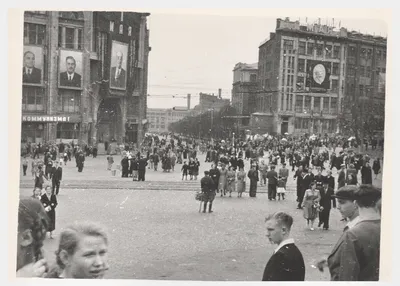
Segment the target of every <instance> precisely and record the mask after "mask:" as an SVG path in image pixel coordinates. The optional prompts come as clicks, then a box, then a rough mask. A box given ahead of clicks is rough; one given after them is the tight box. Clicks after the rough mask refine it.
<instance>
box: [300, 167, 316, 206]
mask: <svg viewBox="0 0 400 286" xmlns="http://www.w3.org/2000/svg"><path fill="white" fill-rule="evenodd" d="M302 177H303V178H302V180H301V193H300V197H299V204H298V205H297V208H298V209H302V207H301V205H302V204H303V198H304V194H305V192H306V190H307V189H309V188H310V185H311V182H312V181H313V178H312V177H311V175H310V173H309V172H308V170H307V169H303V174H302Z"/></svg>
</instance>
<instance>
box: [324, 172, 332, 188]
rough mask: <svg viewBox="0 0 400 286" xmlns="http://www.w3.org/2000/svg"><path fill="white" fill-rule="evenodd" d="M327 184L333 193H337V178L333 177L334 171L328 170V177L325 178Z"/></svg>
mask: <svg viewBox="0 0 400 286" xmlns="http://www.w3.org/2000/svg"><path fill="white" fill-rule="evenodd" d="M325 182H327V183H328V186H329V188H331V189H332V190H333V191H335V178H334V177H332V171H331V170H327V171H326V176H325V180H324V183H325Z"/></svg>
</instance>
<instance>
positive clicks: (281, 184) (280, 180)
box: [276, 176, 286, 201]
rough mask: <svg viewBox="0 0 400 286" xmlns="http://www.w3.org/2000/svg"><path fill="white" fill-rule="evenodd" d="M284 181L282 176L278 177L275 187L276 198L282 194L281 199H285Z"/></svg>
mask: <svg viewBox="0 0 400 286" xmlns="http://www.w3.org/2000/svg"><path fill="white" fill-rule="evenodd" d="M285 187H286V183H285V180H284V179H283V178H282V177H280V176H279V177H278V188H277V189H276V192H277V194H278V200H279V201H280V200H281V196H282V200H284V199H285V193H286V189H285Z"/></svg>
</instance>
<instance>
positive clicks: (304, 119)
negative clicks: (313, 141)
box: [301, 118, 310, 129]
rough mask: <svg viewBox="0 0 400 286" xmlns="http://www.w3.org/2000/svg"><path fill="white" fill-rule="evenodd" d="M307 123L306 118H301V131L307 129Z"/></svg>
mask: <svg viewBox="0 0 400 286" xmlns="http://www.w3.org/2000/svg"><path fill="white" fill-rule="evenodd" d="M309 122H310V120H309V119H308V118H303V120H302V126H301V127H302V128H301V129H308V126H309Z"/></svg>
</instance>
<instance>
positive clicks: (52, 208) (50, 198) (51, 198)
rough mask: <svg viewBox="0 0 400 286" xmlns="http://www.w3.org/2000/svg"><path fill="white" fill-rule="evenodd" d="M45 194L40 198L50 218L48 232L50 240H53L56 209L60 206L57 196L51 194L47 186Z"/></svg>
mask: <svg viewBox="0 0 400 286" xmlns="http://www.w3.org/2000/svg"><path fill="white" fill-rule="evenodd" d="M45 191H46V192H45V193H44V194H43V195H42V197H41V198H40V201H41V202H42V204H43V207H44V209H45V211H46V212H47V215H48V216H49V219H50V223H49V226H48V228H47V231H48V232H50V238H51V239H52V238H53V231H54V230H55V229H56V207H57V205H58V203H57V198H56V195H54V194H52V193H51V187H50V186H46V189H45Z"/></svg>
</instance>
